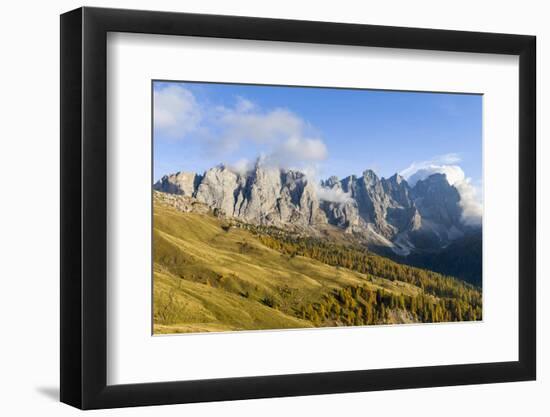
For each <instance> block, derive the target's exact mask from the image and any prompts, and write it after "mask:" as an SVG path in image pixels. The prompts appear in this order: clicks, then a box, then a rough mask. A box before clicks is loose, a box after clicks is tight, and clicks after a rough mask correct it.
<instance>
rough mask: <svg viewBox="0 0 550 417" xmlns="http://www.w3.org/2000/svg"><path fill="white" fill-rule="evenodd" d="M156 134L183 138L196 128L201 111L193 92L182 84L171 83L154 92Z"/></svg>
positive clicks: (171, 137) (170, 137)
mask: <svg viewBox="0 0 550 417" xmlns="http://www.w3.org/2000/svg"><path fill="white" fill-rule="evenodd" d="M153 120H154V128H155V134H159V135H161V136H164V137H167V138H169V139H182V138H184V137H185V136H186V135H187V134H188V133H189V132H192V131H194V130H196V129H197V128H198V126H199V123H200V121H201V111H200V108H199V105H198V103H197V100H196V99H195V96H194V95H193V93H191V92H190V91H189V90H187V89H186V88H185V87H183V86H181V85H177V84H174V85H169V86H167V87H164V88H162V89H159V90H155V92H154V118H153Z"/></svg>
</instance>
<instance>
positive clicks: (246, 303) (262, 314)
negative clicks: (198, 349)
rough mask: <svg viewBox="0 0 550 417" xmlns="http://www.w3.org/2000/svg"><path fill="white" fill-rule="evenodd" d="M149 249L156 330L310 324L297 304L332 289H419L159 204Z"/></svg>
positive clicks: (411, 291)
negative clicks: (282, 248) (287, 250)
mask: <svg viewBox="0 0 550 417" xmlns="http://www.w3.org/2000/svg"><path fill="white" fill-rule="evenodd" d="M153 252H154V302H153V308H154V311H153V314H154V331H155V333H177V332H208V331H224V330H245V329H246V330H255V329H281V328H300V327H312V326H313V324H312V323H311V321H308V320H304V319H301V318H298V317H299V309H300V308H301V307H302V306H305V305H308V304H311V303H315V302H317V301H319V300H321V298H322V297H323V295H324V294H327V293H329V292H331V291H333V290H337V289H340V288H346V287H350V286H363V287H365V288H368V289H371V290H373V291H375V290H376V289H381V288H383V289H385V290H386V291H387V292H389V293H395V294H406V295H411V296H415V295H417V294H418V293H419V291H420V289H419V288H418V287H416V286H414V285H411V284H408V283H404V282H399V281H390V280H387V279H382V278H374V277H367V276H366V275H364V274H361V273H359V272H355V271H352V270H349V269H345V268H339V267H336V266H330V265H327V264H325V263H322V262H319V261H316V260H313V259H311V258H306V257H302V256H288V255H284V254H281V253H280V252H278V251H275V250H273V249H269V248H268V247H266V246H264V245H263V244H261V243H260V242H259V240H258V238H257V237H255V236H254V235H253V234H252V233H250V232H248V231H246V230H243V229H239V228H230V229H228V230H224V229H223V228H222V221H221V220H220V219H218V218H216V217H214V216H211V215H208V214H197V213H183V212H180V211H176V210H175V209H173V208H171V207H169V206H166V205H163V204H160V203H158V202H156V203H155V207H154V251H153ZM402 320H404V319H403V318H402Z"/></svg>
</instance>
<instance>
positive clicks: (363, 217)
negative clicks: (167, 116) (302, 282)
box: [154, 159, 469, 253]
mask: <svg viewBox="0 0 550 417" xmlns="http://www.w3.org/2000/svg"><path fill="white" fill-rule="evenodd" d="M154 189H155V190H158V191H162V192H165V193H170V194H179V195H184V196H188V197H192V198H194V199H196V200H197V201H198V202H200V203H204V204H206V205H208V206H209V207H211V208H212V209H217V210H218V211H220V212H222V213H223V214H225V215H227V216H231V217H237V218H240V219H242V220H244V221H246V222H250V223H255V224H266V225H274V226H278V227H293V228H296V227H298V228H301V229H302V230H309V231H311V232H316V231H318V228H319V227H321V226H322V225H329V226H330V225H331V226H333V227H337V228H341V229H343V230H344V231H346V232H349V233H353V234H355V235H357V236H360V237H362V239H364V240H365V241H366V242H370V243H371V244H374V245H381V246H389V247H391V248H392V249H394V250H395V251H396V252H398V253H408V251H410V250H414V248H415V247H418V248H422V249H423V250H426V249H430V248H438V247H439V248H441V247H444V246H445V245H447V244H448V243H449V242H450V241H452V240H453V239H456V238H458V237H461V236H462V235H464V233H465V230H466V229H467V228H468V227H469V226H465V225H464V224H463V223H462V220H461V214H462V209H461V207H460V205H459V201H460V195H459V193H458V190H457V189H456V188H455V187H453V186H451V185H450V184H449V183H448V181H447V178H446V176H445V175H444V174H432V175H430V176H428V177H427V178H425V179H422V180H419V181H417V182H416V184H415V185H414V187H411V186H409V184H408V182H407V181H406V180H405V179H404V178H403V177H401V176H400V175H399V174H395V175H392V176H391V177H389V178H387V179H385V178H379V177H378V176H377V175H376V173H375V172H374V171H372V170H370V169H368V170H365V171H364V172H363V174H362V176H361V177H356V176H355V175H350V176H348V177H346V178H344V179H343V180H339V179H338V177H336V176H331V177H329V178H328V179H326V180H324V181H321V182H320V183H319V184H317V185H316V184H315V183H313V182H311V181H310V180H309V179H308V177H307V176H306V175H305V174H304V173H303V172H300V171H297V170H289V169H279V168H275V167H272V166H269V165H266V164H264V163H263V162H262V160H260V159H259V160H257V161H256V164H255V165H254V167H253V168H252V169H251V170H250V171H248V172H246V173H243V172H236V171H234V170H232V169H230V168H228V167H226V166H224V165H218V166H216V167H213V168H211V169H209V170H207V171H206V172H205V173H204V174H203V175H197V174H194V173H189V172H178V173H175V174H171V175H165V176H164V177H162V178H161V179H160V180H159V181H158V182H157V183H155V184H154ZM323 227H324V226H323ZM411 248H413V249H411Z"/></svg>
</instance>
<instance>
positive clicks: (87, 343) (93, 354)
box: [60, 7, 536, 409]
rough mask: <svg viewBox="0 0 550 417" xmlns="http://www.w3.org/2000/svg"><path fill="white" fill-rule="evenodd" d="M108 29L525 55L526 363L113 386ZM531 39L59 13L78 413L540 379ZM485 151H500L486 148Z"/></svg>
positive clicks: (67, 303) (64, 218)
mask: <svg viewBox="0 0 550 417" xmlns="http://www.w3.org/2000/svg"><path fill="white" fill-rule="evenodd" d="M108 32H131V33H147V34H163V35H174V36H178V35H186V36H199V37H215V38H235V39H254V40H265V41H285V42H305V43H318V44H333V45H358V46H371V47H383V48H404V49H421V50H441V51H457V52H477V53H490V54H508V55H517V56H519V103H518V106H519V132H518V137H519V155H518V158H519V277H520V279H519V293H518V298H519V360H518V361H514V362H496V363H477V364H467V365H445V366H428V367H412V368H397V369H376V370H356V371H343V372H327V373H310V374H292V375H274V376H255V377H239V378H226V379H209V380H199V381H177V382H162V383H141V384H132V385H112V386H110V385H107V378H106V376H107V303H106V300H107V273H106V266H107V251H106V247H107V192H106V190H107V181H108V177H107V134H106V127H107V111H106V93H107V87H106V85H107V82H106V81H107V73H106V59H107V57H106V55H107V54H106V46H107V41H106V39H107V33H108ZM535 45H536V38H535V37H534V36H524V35H510V34H494V33H478V32H461V31H448V30H432V29H415V28H403V27H387V26H371V25H358V24H341V23H325V22H312V21H295V20H279V19H265V18H251V17H234V16H217V15H200V14H186V13H171V12H152V11H136V10H120V9H102V8H88V7H84V8H80V9H77V10H73V11H71V12H68V13H65V14H63V15H62V16H61V54H60V56H61V310H60V314H61V401H62V402H64V403H67V404H70V405H72V406H75V407H78V408H81V409H95V408H112V407H124V406H144V405H157V404H174V403H191V402H201V401H219V400H238V399H251V398H265V397H283V396H299V395H313V394H329V393H344V392H357V391H376V390H388V389H403V388H421V387H434V386H450V385H463V384H481V383H496V382H507V381H525V380H534V379H535V377H536V303H535V302H536V141H535V134H536V132H535V122H536V120H535V107H536V92H535V87H536V84H535V79H536V77H535V75H536V74H535V66H536V65H535V61H536V57H535V50H536V47H535ZM487 157H489V158H491V157H498V156H497V155H488V156H487Z"/></svg>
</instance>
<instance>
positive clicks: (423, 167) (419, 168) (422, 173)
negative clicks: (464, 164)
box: [399, 153, 464, 186]
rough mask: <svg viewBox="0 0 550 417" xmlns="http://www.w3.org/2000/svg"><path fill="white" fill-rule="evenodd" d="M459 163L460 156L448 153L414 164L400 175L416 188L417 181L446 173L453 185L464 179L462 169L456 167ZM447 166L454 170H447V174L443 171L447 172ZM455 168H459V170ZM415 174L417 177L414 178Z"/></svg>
mask: <svg viewBox="0 0 550 417" xmlns="http://www.w3.org/2000/svg"><path fill="white" fill-rule="evenodd" d="M458 162H460V156H459V155H458V154H456V153H447V154H444V155H439V156H436V157H434V158H432V159H429V160H427V161H421V162H413V163H412V164H411V165H409V166H408V167H407V168H405V169H404V170H402V171H401V172H400V173H399V174H400V175H401V176H402V177H404V178H406V179H407V182H408V183H409V185H411V186H414V184H416V182H417V181H419V180H421V179H424V178H426V177H428V176H430V175H431V174H433V173H436V172H439V173H444V174H448V175H447V181H449V184H451V185H453V182H454V181H458V180H461V179H463V178H464V172H462V169H461V168H460V167H457V166H456V165H454V164H457V163H458ZM447 166H452V167H453V168H450V169H447V170H446V171H447V172H442V170H445V168H444V167H447ZM454 167H456V168H458V170H457V169H455V168H454ZM460 173H462V178H460V175H461V174H460ZM415 174H417V175H416V176H414V175H415Z"/></svg>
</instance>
